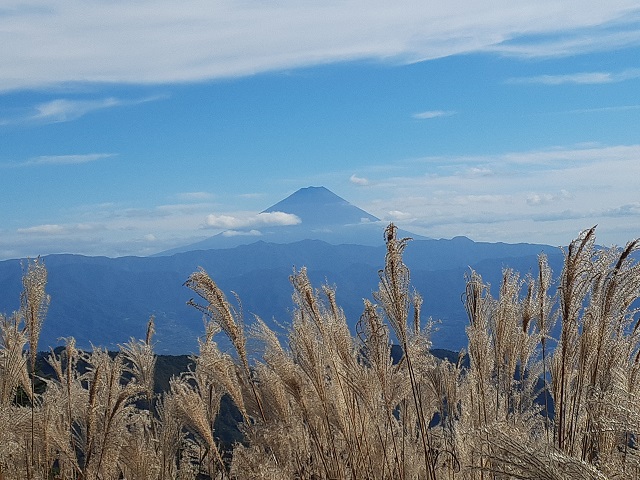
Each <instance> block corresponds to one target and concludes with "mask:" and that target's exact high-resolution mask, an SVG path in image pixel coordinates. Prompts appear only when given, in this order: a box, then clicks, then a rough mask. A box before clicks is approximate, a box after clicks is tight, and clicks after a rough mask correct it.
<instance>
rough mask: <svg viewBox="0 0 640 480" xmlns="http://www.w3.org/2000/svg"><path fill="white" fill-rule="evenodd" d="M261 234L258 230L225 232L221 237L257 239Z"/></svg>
mask: <svg viewBox="0 0 640 480" xmlns="http://www.w3.org/2000/svg"><path fill="white" fill-rule="evenodd" d="M261 235H262V233H261V232H260V231H259V230H255V229H254V230H249V231H246V230H225V231H224V232H222V236H223V237H259V236H261Z"/></svg>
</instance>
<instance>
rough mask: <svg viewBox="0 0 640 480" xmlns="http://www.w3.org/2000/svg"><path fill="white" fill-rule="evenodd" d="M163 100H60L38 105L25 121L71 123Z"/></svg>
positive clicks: (111, 98) (149, 98)
mask: <svg viewBox="0 0 640 480" xmlns="http://www.w3.org/2000/svg"><path fill="white" fill-rule="evenodd" d="M162 98H166V97H165V96H153V97H145V98H139V99H134V100H126V99H122V98H115V97H108V98H102V99H97V100H74V99H67V98H58V99H55V100H50V101H48V102H44V103H40V104H38V105H36V106H35V107H34V109H35V111H36V113H35V114H33V115H31V116H29V117H27V118H26V119H25V120H27V121H32V122H43V123H59V122H69V121H71V120H76V119H78V118H80V117H83V116H84V115H86V114H88V113H91V112H94V111H97V110H104V109H107V108H114V107H123V106H128V105H139V104H141V103H147V102H153V101H156V100H160V99H162Z"/></svg>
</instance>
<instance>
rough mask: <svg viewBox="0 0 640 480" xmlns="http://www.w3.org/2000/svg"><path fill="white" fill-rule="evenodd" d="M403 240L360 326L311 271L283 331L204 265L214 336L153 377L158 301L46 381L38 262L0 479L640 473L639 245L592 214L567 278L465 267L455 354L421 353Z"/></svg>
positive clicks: (30, 268) (63, 355) (10, 323)
mask: <svg viewBox="0 0 640 480" xmlns="http://www.w3.org/2000/svg"><path fill="white" fill-rule="evenodd" d="M407 245H408V239H399V238H397V236H396V228H395V226H393V225H390V226H389V227H388V228H387V230H386V246H387V251H386V257H385V266H384V269H383V270H381V271H380V272H379V277H380V278H379V286H378V290H377V291H376V292H374V294H373V298H372V299H371V300H365V301H364V306H363V313H362V316H361V318H360V321H359V322H358V325H357V331H356V332H355V334H352V332H351V331H350V330H349V328H348V326H347V322H346V319H345V316H344V314H343V312H342V310H341V309H340V307H339V306H338V305H337V303H336V299H335V290H334V289H333V288H332V287H329V286H321V287H319V288H314V287H313V286H312V285H311V283H310V281H309V278H308V276H307V272H306V270H305V269H304V268H303V269H301V270H297V271H294V272H293V274H292V275H291V277H290V280H291V284H292V286H293V302H294V306H295V309H294V312H293V318H292V321H291V324H290V326H289V328H288V336H287V337H286V338H281V337H280V336H279V335H278V334H276V333H275V332H274V331H273V330H272V329H270V328H269V327H268V326H267V324H266V323H265V322H263V321H262V320H261V319H260V318H255V319H253V321H252V322H251V325H250V326H247V325H245V319H244V318H243V314H242V308H241V304H240V300H239V299H237V298H236V299H234V300H233V301H230V300H228V298H227V297H226V295H225V294H224V293H223V292H222V291H221V289H220V288H219V287H218V285H217V284H216V283H215V282H214V280H212V279H211V278H210V276H209V275H208V274H207V273H206V272H205V271H204V270H198V271H196V272H194V273H193V274H191V275H190V276H189V278H188V279H187V281H186V285H187V286H188V287H189V288H190V289H192V290H193V292H194V293H195V294H196V295H197V297H196V298H197V299H196V300H192V301H190V304H191V305H192V306H193V307H195V308H196V309H197V310H199V311H200V312H201V313H202V314H203V317H204V319H205V333H204V335H203V336H202V338H200V340H199V354H198V355H197V356H194V358H193V359H192V364H191V365H192V366H191V368H190V370H189V371H187V372H185V373H183V374H181V375H180V376H176V377H173V378H172V379H171V380H170V382H169V386H168V391H166V392H165V393H162V394H158V393H156V391H154V378H155V374H154V370H155V368H156V360H157V358H156V355H155V354H154V351H153V333H154V324H153V318H151V319H150V321H149V325H148V329H147V335H146V338H145V339H144V340H134V339H132V340H131V341H129V342H128V343H126V344H124V345H122V347H121V349H120V351H119V352H118V353H117V354H115V355H113V354H109V352H107V351H105V350H102V349H99V348H96V349H94V350H93V351H91V352H86V353H85V352H82V351H79V350H78V349H77V348H76V346H75V342H74V340H73V339H72V338H71V339H68V340H67V342H66V347H65V348H63V349H61V350H60V351H56V352H51V354H50V355H49V357H48V363H49V364H50V365H51V368H52V369H53V370H54V372H55V375H54V378H51V379H43V378H40V375H39V374H38V372H37V371H36V352H37V346H38V336H39V332H40V329H41V326H42V322H43V321H44V320H45V316H46V312H47V308H48V305H49V297H48V295H47V294H46V291H45V290H46V282H47V271H46V268H45V266H44V264H43V263H42V261H41V260H39V259H37V260H35V261H30V262H29V263H28V264H27V265H25V268H24V276H23V293H22V295H21V302H20V309H19V311H17V312H14V313H13V314H10V315H2V316H1V317H0V330H1V334H2V338H1V342H0V480H3V479H47V478H63V479H105V480H108V479H113V480H117V479H122V478H126V479H176V478H177V479H196V478H200V479H202V478H209V479H219V478H220V479H222V478H234V479H235V478H237V479H249V478H264V479H309V480H311V479H320V478H326V479H429V480H435V479H494V478H497V479H508V478H514V479H576V478H581V479H605V478H610V479H614V478H625V479H627V478H632V479H633V478H640V455H639V453H640V452H639V451H638V443H637V441H638V434H639V433H640V398H639V394H640V329H639V328H638V326H639V325H640V319H638V317H637V313H638V311H637V308H636V307H637V306H638V297H639V296H640V265H639V264H638V262H637V255H636V252H637V250H638V248H639V246H640V243H639V242H638V241H634V242H630V243H629V244H627V246H626V247H625V248H623V249H618V248H611V249H603V248H599V247H597V246H596V243H595V229H594V228H592V229H590V230H586V231H584V232H582V233H581V234H580V235H579V236H578V238H576V239H575V240H574V241H573V242H571V244H570V245H569V247H568V248H567V249H566V251H565V252H564V256H565V261H564V267H563V269H562V272H561V273H560V274H559V276H558V277H557V278H555V279H554V278H553V276H552V272H551V269H550V267H549V265H548V262H547V258H546V256H544V255H541V256H540V257H539V262H538V263H539V265H538V267H539V268H538V271H537V272H536V273H534V274H527V275H525V276H521V275H520V274H518V273H517V272H515V271H512V270H509V269H505V270H504V272H503V278H502V282H501V285H500V286H499V290H498V291H499V294H498V295H497V297H494V296H492V294H491V292H490V288H489V285H487V284H486V283H485V282H484V281H483V279H482V277H481V275H480V274H479V273H478V272H475V271H470V272H469V273H468V276H467V279H466V291H465V292H464V293H463V299H464V304H465V307H466V311H467V313H468V318H469V323H468V327H467V335H468V349H467V350H466V351H464V352H461V353H460V356H459V360H458V361H453V362H451V361H448V360H440V359H437V358H436V357H435V356H433V355H432V354H431V353H430V340H429V338H430V332H431V329H432V328H433V323H432V322H431V321H430V320H426V321H425V320H423V318H422V307H423V305H422V298H421V296H420V295H419V294H418V293H417V292H415V291H414V290H413V289H412V287H411V282H410V272H409V269H408V267H407V266H406V265H405V264H404V262H403V253H404V250H405V248H406V247H407ZM551 332H558V338H552V335H551ZM218 335H224V336H226V337H227V338H228V341H229V342H230V343H231V344H232V345H233V354H229V353H227V352H224V351H221V350H220V348H218V345H217V343H216V338H217V336H218ZM249 340H251V341H250V342H248V341H249ZM392 343H396V344H397V345H399V346H400V348H401V355H400V359H399V361H394V360H393V359H392V355H391V351H392ZM248 345H251V349H249V347H248ZM467 356H468V361H463V359H466V358H467ZM396 360H397V359H396ZM80 365H82V367H81V368H80V367H79V366H80ZM43 382H44V383H43ZM225 395H227V396H228V397H230V398H231V399H232V401H233V403H234V404H235V405H236V407H237V408H238V411H239V412H240V416H241V417H242V420H241V422H240V428H241V430H242V433H243V439H242V442H239V443H236V444H235V446H234V447H233V449H232V450H228V449H226V448H223V446H222V444H221V441H220V439H219V435H218V432H217V431H216V418H217V417H218V415H219V413H220V405H221V399H222V397H223V396H225Z"/></svg>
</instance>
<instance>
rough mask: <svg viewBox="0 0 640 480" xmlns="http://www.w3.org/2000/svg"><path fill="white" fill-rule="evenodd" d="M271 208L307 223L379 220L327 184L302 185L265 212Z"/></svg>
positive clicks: (342, 223) (270, 210) (341, 223)
mask: <svg viewBox="0 0 640 480" xmlns="http://www.w3.org/2000/svg"><path fill="white" fill-rule="evenodd" d="M272 212H285V213H292V214H294V215H296V216H297V217H298V218H300V220H302V224H304V225H307V226H310V225H313V226H329V225H353V224H358V223H363V222H379V221H380V219H379V218H376V217H374V216H373V215H371V214H370V213H367V212H365V211H364V210H362V209H361V208H358V207H356V206H354V205H352V204H350V203H349V202H347V201H346V200H345V199H344V198H342V197H339V196H338V195H336V194H335V193H333V192H332V191H331V190H329V189H327V188H325V187H307V188H301V189H300V190H298V191H297V192H295V193H292V194H291V195H289V196H288V197H287V198H285V199H284V200H281V201H279V202H278V203H276V204H275V205H272V206H271V207H269V208H267V209H266V210H265V211H264V212H262V213H272Z"/></svg>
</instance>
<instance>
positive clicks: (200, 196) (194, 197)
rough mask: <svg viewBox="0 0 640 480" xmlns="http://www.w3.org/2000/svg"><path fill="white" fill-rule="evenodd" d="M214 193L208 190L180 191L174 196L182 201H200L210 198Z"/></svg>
mask: <svg viewBox="0 0 640 480" xmlns="http://www.w3.org/2000/svg"><path fill="white" fill-rule="evenodd" d="M213 197H214V195H213V194H212V193H209V192H182V193H178V194H176V198H178V199H179V200H184V201H201V200H211V199H213Z"/></svg>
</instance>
